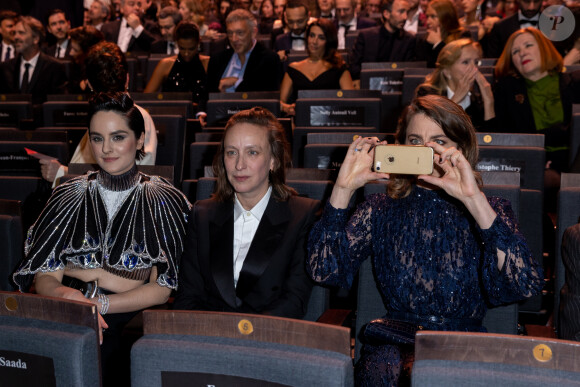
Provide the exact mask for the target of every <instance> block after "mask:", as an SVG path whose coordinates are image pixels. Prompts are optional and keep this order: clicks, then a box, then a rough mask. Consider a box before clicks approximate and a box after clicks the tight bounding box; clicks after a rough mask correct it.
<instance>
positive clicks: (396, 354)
mask: <svg viewBox="0 0 580 387" xmlns="http://www.w3.org/2000/svg"><path fill="white" fill-rule="evenodd" d="M395 137H396V141H397V143H399V144H407V145H424V146H428V147H431V148H433V151H434V153H435V156H434V160H433V164H434V165H433V168H434V170H433V173H432V174H430V175H419V176H411V175H399V176H395V175H391V179H390V181H389V184H388V193H387V194H377V195H371V196H368V197H367V199H366V201H365V202H364V203H363V204H361V205H359V206H358V208H357V209H356V210H355V211H354V214H353V215H352V217H350V220H349V210H348V208H347V207H348V206H349V202H350V199H351V196H352V195H353V193H354V192H355V191H356V190H357V189H359V188H361V187H363V186H364V185H365V184H366V183H367V182H369V181H372V180H377V179H383V178H385V177H387V178H388V175H386V174H383V173H378V172H373V171H372V170H371V169H372V167H373V157H374V153H375V148H374V147H375V145H379V142H378V139H376V138H374V139H372V138H358V139H356V140H355V141H354V142H353V143H352V144H351V146H350V147H349V149H348V152H347V156H346V157H345V160H344V163H343V164H342V167H341V169H340V172H339V174H338V178H337V180H336V183H335V185H334V188H333V191H332V194H331V197H330V200H329V201H328V203H327V205H326V207H325V209H324V213H323V215H322V218H321V220H320V221H319V222H318V223H316V224H315V226H314V227H313V229H312V231H311V233H310V238H309V242H308V254H309V256H308V261H309V264H308V265H307V268H308V270H309V272H310V274H311V276H312V278H313V279H314V280H315V281H317V282H319V283H322V284H324V285H330V286H339V287H342V288H344V287H350V286H351V285H352V283H353V281H354V279H355V277H356V273H357V271H358V269H359V267H360V265H361V263H362V262H363V261H364V260H365V259H367V258H369V257H372V266H373V271H374V273H375V278H376V280H377V287H378V289H379V291H380V293H381V296H382V299H383V300H384V303H385V308H386V310H387V314H386V316H385V317H383V318H381V319H378V320H374V321H372V322H371V323H369V324H368V325H367V326H366V328H365V331H364V333H363V337H362V338H361V340H362V341H363V348H362V350H361V356H360V360H359V362H358V363H357V365H356V367H355V381H356V384H357V385H360V386H387V385H388V386H396V385H399V383H400V385H408V383H409V376H410V375H409V373H410V369H411V366H412V362H413V358H414V354H413V342H414V340H412V341H411V342H405V343H403V342H399V341H396V340H395V339H394V338H393V337H394V336H395V337H396V335H393V334H391V335H389V331H391V332H392V331H395V332H397V328H399V327H401V328H399V329H401V330H406V329H408V330H409V331H413V330H417V329H418V326H421V327H422V329H423V328H424V329H427V330H452V331H473V332H485V327H483V326H482V319H483V317H484V316H485V313H486V310H487V306H488V305H503V304H507V303H513V302H517V301H520V300H522V299H525V298H528V297H531V296H533V295H536V294H538V293H540V292H541V291H542V288H543V285H544V277H543V273H542V267H541V265H539V264H538V263H537V262H535V260H534V259H533V257H532V255H531V253H530V250H529V249H528V246H527V244H526V241H525V239H524V237H523V236H522V234H521V233H520V231H519V227H518V224H517V220H516V218H515V215H514V212H513V210H512V207H511V204H510V203H509V201H507V200H505V199H501V198H498V197H490V198H486V197H485V195H484V194H483V193H482V192H481V190H480V189H481V188H480V185H481V179H480V178H479V177H478V175H477V174H476V173H475V172H474V171H473V168H475V164H476V163H477V159H478V149H477V139H476V136H475V129H474V128H473V125H472V124H471V121H470V119H469V117H468V116H467V114H465V112H464V111H463V109H461V107H460V106H458V105H457V104H455V103H453V102H451V100H449V99H447V98H444V97H441V96H437V95H427V96H424V97H419V98H416V99H415V100H414V101H412V102H411V104H410V105H409V106H408V107H406V108H405V109H404V111H403V114H402V115H401V118H400V120H399V127H398V129H397V133H396V135H395ZM393 327H395V328H393ZM402 344H405V345H402Z"/></svg>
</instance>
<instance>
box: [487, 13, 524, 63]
mask: <svg viewBox="0 0 580 387" xmlns="http://www.w3.org/2000/svg"><path fill="white" fill-rule="evenodd" d="M519 29H520V22H519V18H518V14H517V13H516V14H515V15H512V16H510V17H507V18H505V19H503V20H500V21H498V22H497V23H495V24H494V25H493V28H492V29H491V31H490V32H489V35H488V36H487V37H486V44H485V46H484V50H485V56H486V57H487V58H499V57H500V55H501V53H502V51H503V48H504V46H505V43H506V42H507V40H508V38H509V37H510V35H511V34H513V33H514V32H516V31H517V30H519Z"/></svg>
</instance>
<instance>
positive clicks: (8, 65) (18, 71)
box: [0, 16, 67, 105]
mask: <svg viewBox="0 0 580 387" xmlns="http://www.w3.org/2000/svg"><path fill="white" fill-rule="evenodd" d="M44 37H45V32H44V26H43V25H42V23H41V22H40V21H38V20H37V19H35V18H33V17H31V16H23V17H21V18H20V19H19V20H18V22H17V23H16V25H15V26H14V48H15V49H16V53H17V54H18V56H16V57H15V58H13V59H11V60H9V61H7V62H3V63H2V65H1V67H0V69H1V71H0V92H3V93H22V94H32V103H33V104H35V105H39V104H41V103H42V102H44V101H46V95H47V94H61V93H64V92H65V87H66V82H67V79H66V73H65V69H64V65H63V64H62V63H60V62H59V61H58V60H56V59H54V58H52V57H50V56H48V55H46V54H44V53H42V52H41V51H40V44H41V43H42V41H43V40H44Z"/></svg>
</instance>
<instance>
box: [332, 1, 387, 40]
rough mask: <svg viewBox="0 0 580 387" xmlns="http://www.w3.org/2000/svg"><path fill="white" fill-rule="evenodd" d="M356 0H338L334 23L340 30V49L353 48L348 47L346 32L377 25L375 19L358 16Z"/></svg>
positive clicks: (338, 30)
mask: <svg viewBox="0 0 580 387" xmlns="http://www.w3.org/2000/svg"><path fill="white" fill-rule="evenodd" d="M355 9H356V0H336V8H335V12H336V19H334V25H335V27H336V30H337V32H338V36H337V37H338V49H339V50H344V49H351V48H352V47H346V34H348V33H349V32H352V31H359V30H362V29H365V28H370V27H374V26H376V25H377V23H375V21H374V20H372V19H369V18H366V17H362V16H358V15H357V14H356V11H355Z"/></svg>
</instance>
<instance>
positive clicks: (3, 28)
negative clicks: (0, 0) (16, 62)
mask: <svg viewBox="0 0 580 387" xmlns="http://www.w3.org/2000/svg"><path fill="white" fill-rule="evenodd" d="M17 19H18V14H17V13H16V12H14V11H0V35H1V36H0V37H1V38H2V42H1V43H0V46H1V50H0V62H6V61H7V60H10V59H12V58H14V55H15V50H14V25H15V24H16V20H17Z"/></svg>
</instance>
